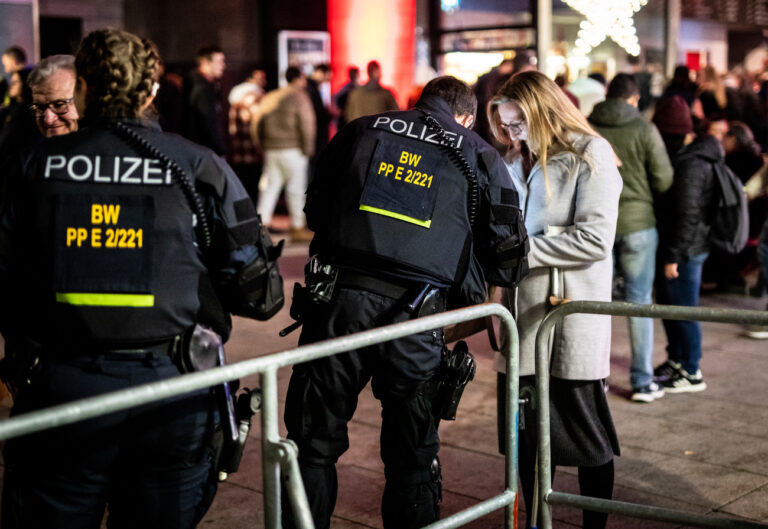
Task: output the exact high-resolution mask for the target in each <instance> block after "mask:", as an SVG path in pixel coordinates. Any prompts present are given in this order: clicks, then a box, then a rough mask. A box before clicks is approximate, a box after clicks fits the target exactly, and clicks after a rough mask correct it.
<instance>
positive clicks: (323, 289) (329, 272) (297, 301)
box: [279, 255, 339, 336]
mask: <svg viewBox="0 0 768 529" xmlns="http://www.w3.org/2000/svg"><path fill="white" fill-rule="evenodd" d="M305 275H306V286H305V285H302V284H300V283H294V284H293V301H292V302H291V310H290V314H291V318H293V319H294V320H296V321H295V322H294V323H292V324H291V325H289V326H288V327H286V328H285V329H283V330H282V331H280V333H279V334H280V336H287V335H288V334H290V333H291V332H293V331H295V330H296V329H298V328H299V327H301V325H302V323H304V318H305V317H306V315H307V314H308V313H309V311H310V310H311V309H312V307H313V306H316V305H320V304H325V303H330V302H331V299H332V298H333V292H334V290H335V288H336V279H337V278H338V275H339V270H338V268H336V267H335V266H333V265H330V264H323V263H322V262H321V260H320V258H319V257H318V256H317V255H313V256H312V257H311V258H310V260H309V263H308V264H307V267H306V270H305Z"/></svg>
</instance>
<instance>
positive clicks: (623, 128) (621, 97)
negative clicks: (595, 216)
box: [589, 73, 672, 402]
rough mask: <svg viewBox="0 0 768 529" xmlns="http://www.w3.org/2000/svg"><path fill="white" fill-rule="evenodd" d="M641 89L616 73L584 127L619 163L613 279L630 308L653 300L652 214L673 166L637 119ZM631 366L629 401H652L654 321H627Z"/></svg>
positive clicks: (655, 239) (654, 134) (648, 126)
mask: <svg viewBox="0 0 768 529" xmlns="http://www.w3.org/2000/svg"><path fill="white" fill-rule="evenodd" d="M639 100H640V89H639V87H638V86H637V82H636V81H635V78H634V76H632V75H631V74H628V73H620V74H617V75H616V77H614V78H613V80H612V81H611V84H610V85H608V92H607V98H606V100H605V101H603V102H601V103H598V104H597V105H595V106H594V108H593V109H592V113H591V114H590V115H589V122H590V123H591V124H592V126H593V127H595V130H596V131H597V132H599V133H600V134H601V135H602V136H603V138H605V139H606V140H608V141H609V142H610V144H611V146H612V147H613V150H614V152H615V153H616V156H618V157H619V160H621V166H620V167H619V173H620V174H621V179H622V181H623V182H624V185H623V186H622V188H621V198H620V199H619V219H618V223H617V226H616V241H615V243H614V245H613V258H614V267H615V269H614V279H615V280H616V279H620V280H621V281H622V282H623V287H624V288H623V291H624V292H623V298H624V300H625V301H629V302H630V303H643V304H649V303H651V301H652V294H653V279H654V270H655V268H656V266H655V265H656V249H657V247H658V243H659V235H658V232H657V230H656V217H655V216H654V213H653V205H654V197H655V196H657V195H659V194H662V193H664V192H665V191H666V190H667V189H669V187H670V186H671V185H672V165H671V164H670V162H669V156H667V151H666V149H665V148H664V142H663V141H662V139H661V136H660V135H659V131H658V130H657V129H656V127H655V126H654V125H653V124H652V123H648V122H647V121H646V120H645V119H643V117H642V116H641V115H640V112H639V111H638V104H639ZM628 322H629V337H630V340H629V342H630V347H631V350H632V364H631V366H630V370H629V382H630V385H631V386H632V396H631V397H630V398H631V399H632V401H634V402H653V400H655V399H658V398H660V397H662V396H663V395H664V391H663V390H662V389H661V388H660V387H659V386H658V384H656V383H655V382H654V381H653V320H652V319H650V318H629V319H628Z"/></svg>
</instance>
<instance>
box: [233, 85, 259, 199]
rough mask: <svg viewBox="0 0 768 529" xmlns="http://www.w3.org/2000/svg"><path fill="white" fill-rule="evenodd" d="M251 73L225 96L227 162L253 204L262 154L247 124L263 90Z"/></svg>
mask: <svg viewBox="0 0 768 529" xmlns="http://www.w3.org/2000/svg"><path fill="white" fill-rule="evenodd" d="M256 72H261V73H262V74H263V73H264V72H262V71H261V70H255V71H254V74H253V75H252V76H251V78H250V81H246V82H245V83H241V84H239V85H237V86H235V88H233V89H232V91H231V92H230V93H229V128H228V132H229V155H228V157H227V158H228V160H229V163H230V165H231V166H232V169H233V170H234V171H235V174H237V177H238V178H239V179H240V182H241V183H242V184H243V187H245V190H246V191H248V195H249V196H250V197H251V200H253V203H254V204H256V203H258V200H259V179H260V178H261V169H262V161H263V154H262V152H261V150H260V149H259V148H258V147H257V146H256V144H255V143H254V141H253V137H252V136H251V125H252V123H253V121H254V120H255V119H256V116H257V115H258V113H259V102H260V101H261V99H262V97H263V95H264V90H263V86H262V84H261V81H262V79H261V77H262V76H261V75H258V74H257V73H256Z"/></svg>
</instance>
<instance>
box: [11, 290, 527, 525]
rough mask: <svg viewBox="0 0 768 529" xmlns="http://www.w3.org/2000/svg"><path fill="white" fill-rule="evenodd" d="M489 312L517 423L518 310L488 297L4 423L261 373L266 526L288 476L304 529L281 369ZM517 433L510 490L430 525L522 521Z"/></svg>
mask: <svg viewBox="0 0 768 529" xmlns="http://www.w3.org/2000/svg"><path fill="white" fill-rule="evenodd" d="M486 316H498V317H499V318H500V320H501V324H502V325H503V326H504V327H505V328H506V330H507V332H508V333H509V334H508V335H509V337H510V339H509V346H508V349H509V350H508V351H506V353H507V354H506V357H507V373H508V374H509V376H508V377H507V381H508V382H507V388H506V398H507V402H510V403H512V404H513V405H512V406H506V414H507V417H506V421H507V424H508V425H516V424H517V417H518V416H517V413H518V407H517V403H518V390H519V387H518V354H519V344H518V337H517V327H516V326H515V322H514V320H513V318H512V315H511V314H510V313H509V311H508V310H507V309H506V308H504V307H503V306H501V305H499V304H495V303H487V304H483V305H476V306H473V307H468V308H465V309H460V310H454V311H450V312H444V313H441V314H435V315H433V316H427V317H424V318H419V319H415V320H411V321H407V322H403V323H398V324H394V325H389V326H386V327H380V328H377V329H373V330H370V331H365V332H360V333H356V334H350V335H347V336H343V337H340V338H334V339H332V340H327V341H324V342H319V343H314V344H310V345H305V346H302V347H298V348H295V349H291V350H288V351H284V352H280V353H275V354H271V355H267V356H262V357H259V358H254V359H251V360H245V361H242V362H238V363H236V364H232V365H228V366H223V367H217V368H214V369H210V370H208V371H203V372H199V373H191V374H187V375H183V376H179V377H175V378H173V379H168V380H164V381H161V382H154V383H151V384H144V385H141V386H136V387H134V388H130V389H126V390H121V391H116V392H113V393H108V394H104V395H99V396H96V397H90V398H87V399H82V400H78V401H74V402H70V403H67V404H62V405H59V406H55V407H51V408H47V409H44V410H39V411H35V412H31V413H26V414H23V415H19V416H16V417H12V418H10V419H7V420H4V421H2V422H0V440H3V439H10V438H12V437H17V436H20V435H25V434H29V433H33V432H39V431H41V430H45V429H48V428H53V427H56V426H63V425H65V424H71V423H74V422H77V421H82V420H85V419H90V418H93V417H97V416H100V415H105V414H107V413H111V412H115V411H120V410H125V409H128V408H132V407H134V406H140V405H143V404H148V403H150V402H155V401H158V400H162V399H166V398H169V397H175V396H179V395H183V394H185V393H190V392H193V391H197V390H200V389H204V388H207V387H210V386H214V385H217V384H221V383H223V382H227V381H230V380H235V379H238V378H241V377H245V376H248V375H252V374H255V373H259V374H260V378H261V391H262V399H263V400H262V409H261V428H262V467H263V484H264V522H265V523H264V525H265V527H267V528H268V529H275V528H279V527H281V520H280V505H281V498H280V494H281V490H280V477H281V475H282V476H283V477H284V480H285V483H286V490H287V491H288V496H289V500H290V502H291V506H292V509H293V512H294V514H295V518H296V521H297V523H298V524H299V525H300V526H301V527H303V528H312V527H313V523H312V517H311V515H310V512H309V505H308V503H307V497H306V494H305V491H304V486H303V484H302V481H301V475H300V472H299V467H298V461H297V450H296V446H295V444H294V443H292V442H291V441H289V440H286V439H282V438H281V437H280V435H279V432H278V413H277V408H278V392H277V370H278V369H279V368H281V367H286V366H290V365H292V364H296V363H300V362H308V361H310V360H315V359H318V358H323V357H326V356H331V355H334V354H337V353H341V352H345V351H350V350H352V349H359V348H362V347H366V346H369V345H374V344H377V343H382V342H386V341H389V340H394V339H396V338H401V337H403V336H408V335H411V334H415V333H418V332H423V331H427V330H430V329H435V328H439V327H445V326H446V325H452V324H454V323H459V322H463V321H469V320H474V319H478V318H484V317H486ZM516 431H517V429H516V428H507V432H506V436H505V443H506V445H505V446H506V454H507V455H506V460H505V480H506V486H505V490H504V491H503V492H502V493H501V494H499V495H497V496H494V497H492V498H490V499H487V500H484V501H482V502H480V503H478V504H476V505H474V506H472V507H470V508H468V509H465V510H463V511H461V512H458V513H456V514H453V515H451V516H449V517H447V518H444V519H442V520H439V521H438V522H435V523H433V524H431V525H429V526H428V527H429V528H430V529H437V528H440V529H446V528H453V527H458V526H460V525H463V524H466V523H468V522H471V521H473V520H476V519H477V518H480V517H481V516H484V515H486V514H489V513H491V512H493V511H495V510H497V509H501V508H505V509H506V512H505V523H506V526H507V527H515V522H516V520H515V514H516V512H515V511H516V509H515V508H513V506H514V505H516V499H517V435H516Z"/></svg>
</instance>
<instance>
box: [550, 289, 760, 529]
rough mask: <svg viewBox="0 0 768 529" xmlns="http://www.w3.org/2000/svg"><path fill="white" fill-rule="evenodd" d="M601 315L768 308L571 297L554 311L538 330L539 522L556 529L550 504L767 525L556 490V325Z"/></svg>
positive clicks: (748, 317) (746, 315) (721, 524)
mask: <svg viewBox="0 0 768 529" xmlns="http://www.w3.org/2000/svg"><path fill="white" fill-rule="evenodd" d="M574 313H581V314H601V315H607V316H628V317H633V316H634V317H641V318H664V319H669V320H698V321H707V322H716V323H741V324H756V325H768V312H766V311H755V310H742V309H723V308H712V307H684V306H677V305H638V304H634V303H627V302H607V301H570V302H568V303H564V304H562V305H560V306H558V307H556V308H554V309H553V310H552V311H550V312H549V313H548V314H547V315H546V316H545V317H544V319H543V320H542V322H541V324H540V325H539V329H538V331H537V333H536V353H535V354H536V403H537V410H536V413H537V417H538V424H539V442H538V447H537V449H538V456H539V466H538V469H539V489H538V490H539V520H540V524H539V526H540V527H541V529H552V509H551V505H552V504H559V505H570V506H573V507H581V508H584V509H589V510H595V511H599V512H605V513H609V514H610V513H616V514H623V515H627V516H634V517H636V518H642V519H647V520H658V521H664V522H668V523H673V524H677V525H690V526H694V527H702V528H720V529H737V528H738V529H757V528H762V529H768V525H765V524H759V523H753V522H746V521H742V520H735V519H729V518H713V517H711V516H702V515H696V514H689V513H685V512H682V511H674V510H671V509H662V508H659V507H652V506H647V505H639V504H633V503H627V502H620V501H615V500H605V499H600V498H590V497H586V496H579V495H575V494H565V493H562V492H554V491H553V490H552V471H551V469H552V465H551V438H550V429H549V339H550V336H551V333H552V330H553V329H554V327H555V325H556V324H557V323H559V322H560V321H562V320H563V319H564V318H565V317H566V316H568V315H569V314H574Z"/></svg>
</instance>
